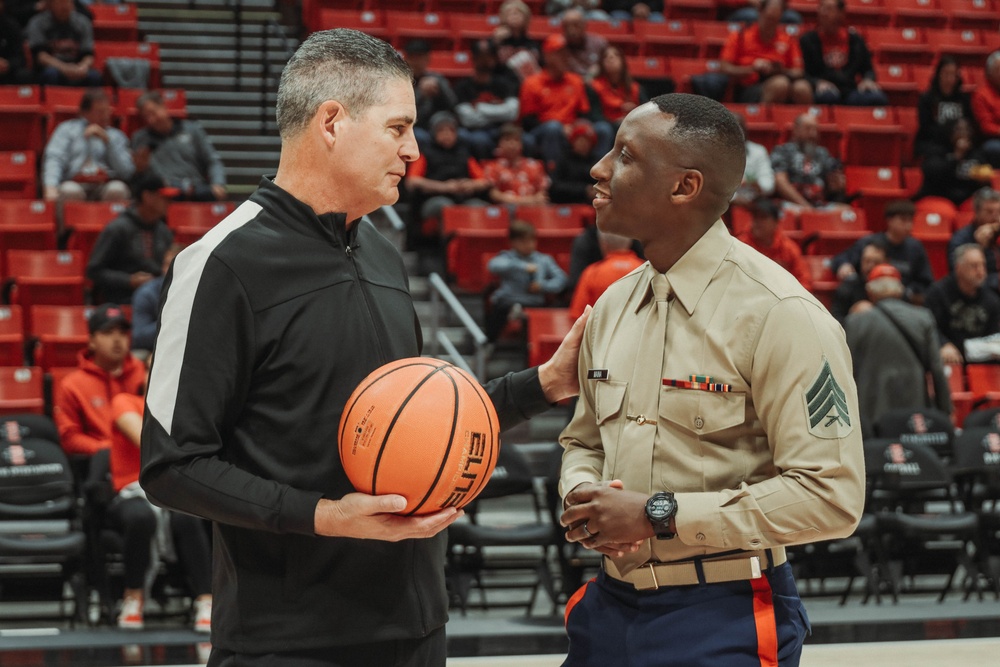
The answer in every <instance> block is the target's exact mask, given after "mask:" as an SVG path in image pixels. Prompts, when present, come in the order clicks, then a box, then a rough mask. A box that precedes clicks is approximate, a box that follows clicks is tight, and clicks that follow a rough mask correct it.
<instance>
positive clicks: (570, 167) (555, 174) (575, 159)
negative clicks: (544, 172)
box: [549, 118, 597, 204]
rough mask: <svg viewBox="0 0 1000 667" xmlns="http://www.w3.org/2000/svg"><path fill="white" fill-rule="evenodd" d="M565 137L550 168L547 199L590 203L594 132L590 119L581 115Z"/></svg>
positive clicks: (561, 201)
mask: <svg viewBox="0 0 1000 667" xmlns="http://www.w3.org/2000/svg"><path fill="white" fill-rule="evenodd" d="M567 139H568V140H569V141H568V143H567V145H566V150H564V151H563V154H562V156H561V157H560V158H559V160H558V162H556V167H555V169H554V170H553V171H552V185H551V187H550V188H549V198H550V199H551V200H552V202H553V203H555V204H590V203H591V202H592V201H594V197H595V196H596V192H595V191H594V179H593V178H592V177H591V176H590V168H591V167H593V166H594V157H593V153H594V144H596V143H597V133H596V132H594V126H593V125H591V124H590V121H587V120H584V119H582V118H581V119H579V120H577V121H576V122H575V123H573V126H572V128H571V129H570V131H569V135H568V136H567Z"/></svg>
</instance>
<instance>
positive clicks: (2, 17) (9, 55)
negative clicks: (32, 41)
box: [0, 0, 30, 86]
mask: <svg viewBox="0 0 1000 667" xmlns="http://www.w3.org/2000/svg"><path fill="white" fill-rule="evenodd" d="M29 81H30V75H29V74H28V72H27V69H26V66H25V62H24V34H23V32H22V30H21V26H20V24H19V23H18V22H17V21H16V20H15V19H14V18H13V16H11V15H10V14H9V13H8V12H7V11H6V10H5V5H4V0H0V86H13V85H18V84H22V83H28V82H29Z"/></svg>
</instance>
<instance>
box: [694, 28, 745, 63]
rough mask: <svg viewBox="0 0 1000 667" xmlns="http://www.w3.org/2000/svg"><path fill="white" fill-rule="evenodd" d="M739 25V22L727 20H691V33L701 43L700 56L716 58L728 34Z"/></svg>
mask: <svg viewBox="0 0 1000 667" xmlns="http://www.w3.org/2000/svg"><path fill="white" fill-rule="evenodd" d="M741 26H742V24H741V23H735V22H729V21H691V34H693V35H694V39H695V41H696V42H697V43H698V44H700V45H701V52H700V53H699V55H700V57H702V58H718V57H719V54H721V53H722V47H723V45H725V43H726V40H727V39H729V34H730V33H733V32H737V31H738V30H739V29H740V27H741Z"/></svg>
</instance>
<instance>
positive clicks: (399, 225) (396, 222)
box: [382, 206, 406, 232]
mask: <svg viewBox="0 0 1000 667" xmlns="http://www.w3.org/2000/svg"><path fill="white" fill-rule="evenodd" d="M382 214H383V215H384V216H385V217H386V219H387V220H388V221H389V224H391V225H392V228H393V229H395V230H396V231H397V232H405V231H406V223H405V222H403V219H402V218H401V217H399V213H397V212H396V209H395V208H393V207H392V206H383V207H382Z"/></svg>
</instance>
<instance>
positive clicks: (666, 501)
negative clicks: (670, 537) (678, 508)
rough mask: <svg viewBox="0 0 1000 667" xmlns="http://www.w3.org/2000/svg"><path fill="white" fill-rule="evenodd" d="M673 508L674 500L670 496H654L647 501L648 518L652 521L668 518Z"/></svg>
mask: <svg viewBox="0 0 1000 667" xmlns="http://www.w3.org/2000/svg"><path fill="white" fill-rule="evenodd" d="M673 508H674V499H673V498H671V497H670V496H656V497H654V498H651V499H650V500H649V516H650V517H652V518H654V519H662V518H664V517H669V516H670V514H671V513H672V512H673Z"/></svg>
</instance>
